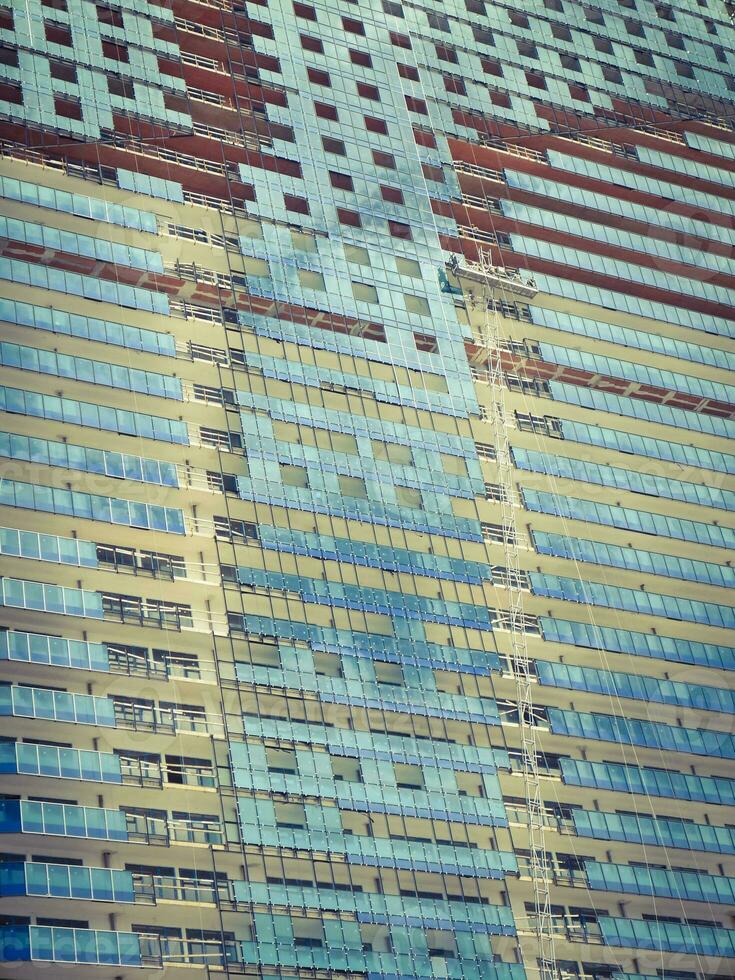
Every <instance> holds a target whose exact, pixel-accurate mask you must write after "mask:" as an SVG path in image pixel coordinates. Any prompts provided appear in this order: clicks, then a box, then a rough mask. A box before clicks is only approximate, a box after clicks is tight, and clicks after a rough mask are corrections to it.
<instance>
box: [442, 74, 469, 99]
mask: <svg viewBox="0 0 735 980" xmlns="http://www.w3.org/2000/svg"><path fill="white" fill-rule="evenodd" d="M444 88H445V89H446V90H447V92H452V93H454V95H467V88H466V86H465V83H464V81H463V80H462V79H461V78H457V77H456V75H445V76H444Z"/></svg>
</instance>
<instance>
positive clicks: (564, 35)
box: [551, 24, 572, 41]
mask: <svg viewBox="0 0 735 980" xmlns="http://www.w3.org/2000/svg"><path fill="white" fill-rule="evenodd" d="M551 33H552V34H553V35H554V37H555V38H557V39H558V40H559V41H571V40H572V32H571V31H570V30H569V28H568V27H567V26H566V25H564V24H552V25H551Z"/></svg>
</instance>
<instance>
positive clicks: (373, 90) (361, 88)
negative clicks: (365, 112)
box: [357, 82, 380, 102]
mask: <svg viewBox="0 0 735 980" xmlns="http://www.w3.org/2000/svg"><path fill="white" fill-rule="evenodd" d="M357 94H358V95H359V96H360V97H361V98H363V99H372V100H373V102H380V89H379V88H378V86H377V85H368V83H367V82H358V83H357Z"/></svg>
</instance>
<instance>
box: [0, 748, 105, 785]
mask: <svg viewBox="0 0 735 980" xmlns="http://www.w3.org/2000/svg"><path fill="white" fill-rule="evenodd" d="M0 773H22V774H24V775H26V776H51V777H55V778H57V779H84V780H91V781H92V782H98V783H121V782H122V781H123V776H122V772H121V768H120V758H119V757H118V756H116V755H113V754H112V753H111V752H95V751H93V750H92V749H69V748H64V747H60V746H57V745H37V744H35V743H27V742H0Z"/></svg>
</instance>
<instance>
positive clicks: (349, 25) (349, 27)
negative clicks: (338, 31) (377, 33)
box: [342, 17, 365, 37]
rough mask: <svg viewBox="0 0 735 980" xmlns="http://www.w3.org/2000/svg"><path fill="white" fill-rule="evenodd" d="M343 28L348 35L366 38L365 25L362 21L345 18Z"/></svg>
mask: <svg viewBox="0 0 735 980" xmlns="http://www.w3.org/2000/svg"><path fill="white" fill-rule="evenodd" d="M342 27H343V28H344V30H345V31H347V33H348V34H359V35H360V36H361V37H364V36H365V25H364V24H363V22H362V21H361V20H355V18H354V17H343V18H342Z"/></svg>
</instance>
